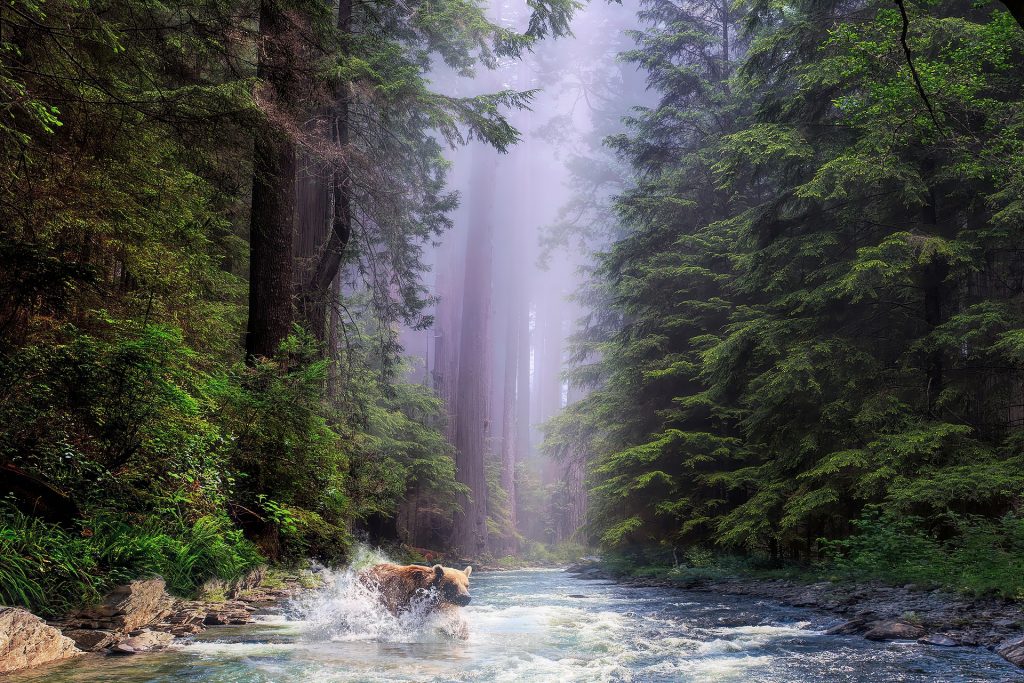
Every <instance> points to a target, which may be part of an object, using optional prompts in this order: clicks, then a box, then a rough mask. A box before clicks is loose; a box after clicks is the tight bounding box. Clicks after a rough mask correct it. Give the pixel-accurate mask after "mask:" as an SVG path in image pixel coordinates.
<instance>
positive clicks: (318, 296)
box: [302, 0, 352, 343]
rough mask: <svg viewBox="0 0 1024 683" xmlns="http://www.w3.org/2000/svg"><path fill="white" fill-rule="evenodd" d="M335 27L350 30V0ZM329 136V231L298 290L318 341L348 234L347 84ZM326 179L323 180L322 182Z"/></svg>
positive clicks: (323, 335)
mask: <svg viewBox="0 0 1024 683" xmlns="http://www.w3.org/2000/svg"><path fill="white" fill-rule="evenodd" d="M337 26H338V30H339V31H340V32H341V33H342V34H343V35H348V34H349V33H351V31H352V0H340V2H339V3H338V20H337ZM330 138H331V142H332V143H333V146H334V148H335V152H336V153H337V154H339V155H340V157H341V159H340V161H335V162H334V168H333V170H331V171H330V174H329V184H330V197H331V202H330V203H331V207H332V216H331V221H330V226H331V229H330V232H329V235H328V237H327V240H326V243H324V242H320V243H318V246H319V245H322V246H320V247H319V249H318V252H317V254H316V258H315V260H314V262H313V265H312V267H311V268H310V271H309V276H308V279H307V280H306V282H305V286H304V287H303V292H302V300H303V310H304V312H305V316H306V324H307V326H308V327H309V329H310V330H311V331H312V333H313V335H314V336H315V337H316V338H317V339H318V340H320V341H321V342H322V343H323V342H325V341H326V339H327V337H328V336H329V332H327V331H326V330H325V325H327V324H328V307H329V303H328V302H329V298H330V289H331V285H332V283H334V282H335V280H336V279H337V277H338V274H339V273H340V272H341V264H342V262H343V261H344V258H345V250H346V248H347V247H348V243H349V240H350V239H351V237H352V179H351V176H350V174H349V172H348V162H347V159H346V158H345V154H346V153H347V150H348V145H349V93H348V83H341V84H339V86H338V89H337V91H336V92H335V95H334V105H333V107H332V110H331V115H330ZM327 180H328V179H327V178H325V179H324V182H325V184H326V183H327Z"/></svg>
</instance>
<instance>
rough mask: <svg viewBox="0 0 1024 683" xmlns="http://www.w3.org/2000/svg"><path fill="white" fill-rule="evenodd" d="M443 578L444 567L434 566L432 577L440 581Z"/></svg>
mask: <svg viewBox="0 0 1024 683" xmlns="http://www.w3.org/2000/svg"><path fill="white" fill-rule="evenodd" d="M442 576H444V567H442V566H441V565H439V564H435V565H434V577H435V578H438V579H440V578H441V577H442Z"/></svg>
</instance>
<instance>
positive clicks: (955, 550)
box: [823, 507, 1024, 599]
mask: <svg viewBox="0 0 1024 683" xmlns="http://www.w3.org/2000/svg"><path fill="white" fill-rule="evenodd" d="M854 525H855V527H856V528H857V531H858V533H856V534H855V535H853V536H851V537H850V538H847V539H845V540H841V541H824V542H823V545H824V547H825V549H826V551H827V556H828V558H829V564H830V567H831V568H832V569H834V570H835V571H836V572H838V573H839V574H840V575H842V576H846V577H849V578H853V579H857V580H863V579H866V578H874V579H879V580H882V581H886V582H889V583H900V584H902V583H914V584H917V585H920V586H933V587H941V588H945V589H948V590H953V591H957V592H961V593H967V594H971V595H986V594H988V595H999V596H1002V597H1005V598H1011V599H1024V517H1022V516H1020V515H1017V514H1009V515H1006V516H1004V517H1002V518H1001V519H998V520H990V519H986V518H983V517H978V516H956V517H950V518H949V519H948V520H946V524H945V525H943V526H942V527H936V526H935V525H933V526H932V528H929V526H928V525H927V524H926V523H925V521H924V520H922V519H920V518H917V517H912V516H899V515H895V514H893V513H889V512H883V511H882V510H880V509H879V508H878V507H872V508H870V509H869V510H868V511H867V512H866V513H865V514H864V515H863V516H862V517H861V518H860V519H859V520H857V521H855V522H854ZM940 531H942V532H944V534H943V535H940V533H939V532H940Z"/></svg>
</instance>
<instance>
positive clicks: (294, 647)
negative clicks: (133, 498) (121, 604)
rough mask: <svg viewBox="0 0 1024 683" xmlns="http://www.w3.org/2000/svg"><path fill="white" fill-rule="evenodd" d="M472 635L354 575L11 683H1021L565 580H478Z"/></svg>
mask: <svg viewBox="0 0 1024 683" xmlns="http://www.w3.org/2000/svg"><path fill="white" fill-rule="evenodd" d="M470 588H471V591H472V593H473V602H472V604H471V605H470V606H469V607H466V608H464V609H463V615H464V617H465V619H466V620H467V622H468V623H469V626H470V636H469V638H468V640H465V641H462V640H452V639H450V638H447V637H445V636H444V635H442V633H441V631H440V630H439V629H438V628H437V627H438V626H439V624H437V623H434V622H432V621H431V620H430V619H423V618H422V615H419V616H418V615H410V616H408V617H405V618H404V619H400V620H396V619H394V618H393V617H391V616H390V615H388V614H386V613H385V614H382V613H381V612H380V611H379V610H378V609H377V608H376V607H375V606H374V604H373V603H372V601H369V600H367V599H366V598H367V596H366V595H365V594H364V593H363V592H362V591H361V590H360V589H359V587H358V585H357V584H356V583H355V582H353V581H352V577H351V574H348V575H344V574H343V575H340V576H339V577H338V579H337V582H336V583H335V585H334V586H332V587H330V588H327V589H325V590H324V591H320V592H319V593H318V594H316V595H315V596H312V597H310V598H307V602H306V604H302V605H295V606H292V607H291V608H290V613H285V614H275V615H266V616H265V617H262V618H261V621H260V622H258V623H256V624H253V625H248V626H239V627H218V628H211V629H209V630H207V631H206V632H205V633H204V634H202V636H201V637H199V638H197V639H196V640H194V641H193V642H191V643H188V644H186V645H185V646H184V647H182V648H180V649H177V650H174V651H170V652H164V653H159V654H151V655H135V656H132V657H124V658H117V657H100V656H92V655H90V656H87V657H80V658H78V659H76V660H72V661H71V662H68V663H64V664H60V665H57V666H54V667H50V668H47V669H44V670H36V671H33V672H31V673H29V674H27V675H19V676H12V677H10V678H9V679H7V680H8V681H9V682H10V683H28V682H30V681H31V682H32V683H58V682H61V683H84V682H95V681H110V682H113V681H117V682H119V683H141V682H151V683H156V682H164V681H191V682H195V683H319V682H321V681H322V682H324V683H340V682H343V681H345V682H348V681H353V682H354V681H359V682H371V681H373V682H376V681H437V682H441V681H444V682H453V683H454V682H461V681H509V682H513V681H514V682H516V683H519V682H523V683H526V682H531V681H545V682H547V681H587V682H590V681H636V682H641V681H643V682H647V681H650V682H652V683H653V682H657V681H680V682H704V681H707V682H714V683H725V682H730V681H736V682H740V681H742V682H744V683H748V682H750V683H753V682H758V683H768V682H772V683H775V682H800V683H813V682H819V681H820V682H822V683H825V682H827V683H834V682H840V681H864V682H866V683H867V682H870V683H889V682H896V681H899V682H900V683H905V682H917V681H920V682H922V683H923V682H926V681H927V682H928V683H933V682H936V681H942V682H958V681H1024V673H1022V672H1021V671H1020V670H1019V669H1017V668H1016V667H1014V666H1012V665H1010V664H1008V663H1007V662H1005V661H1003V660H1002V659H1000V658H999V657H998V656H996V655H993V654H991V653H989V652H987V651H985V650H981V649H972V648H937V647H930V646H924V645H918V644H916V643H902V642H897V643H872V642H869V641H867V640H864V639H863V638H859V637H850V636H828V635H825V633H824V631H825V630H826V629H827V628H828V627H829V626H830V625H832V624H834V623H835V619H834V618H832V617H829V616H828V615H822V614H818V613H815V612H812V611H809V610H803V609H797V608H786V607H780V606H778V605H775V604H772V603H768V602H760V601H757V600H753V599H751V598H749V597H733V596H722V595H716V594H711V593H703V592H695V591H682V590H671V589H659V588H630V587H623V586H618V585H615V584H611V583H606V582H593V581H581V580H578V579H575V578H573V577H572V576H571V575H569V574H566V573H564V572H562V571H558V570H527V571H513V572H500V573H487V572H477V573H474V574H473V577H472V581H471V586H470Z"/></svg>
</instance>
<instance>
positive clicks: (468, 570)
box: [465, 566, 473, 579]
mask: <svg viewBox="0 0 1024 683" xmlns="http://www.w3.org/2000/svg"><path fill="white" fill-rule="evenodd" d="M472 573H473V567H472V566H469V567H466V571H465V574H466V578H467V579H468V578H469V575H470V574H472Z"/></svg>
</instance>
